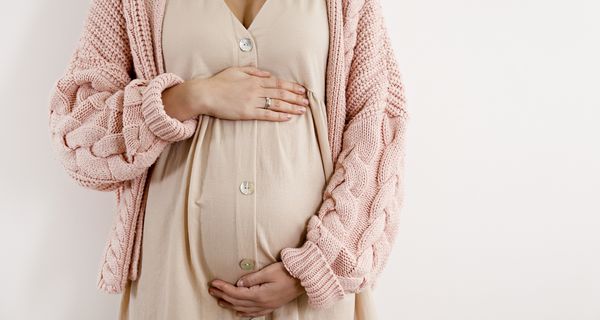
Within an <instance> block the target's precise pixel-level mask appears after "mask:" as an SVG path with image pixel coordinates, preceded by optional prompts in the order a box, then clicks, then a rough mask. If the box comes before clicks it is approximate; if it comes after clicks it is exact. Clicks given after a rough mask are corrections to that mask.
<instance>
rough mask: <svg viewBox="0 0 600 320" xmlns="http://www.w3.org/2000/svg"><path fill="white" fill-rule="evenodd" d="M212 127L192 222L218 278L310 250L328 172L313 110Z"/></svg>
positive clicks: (197, 162)
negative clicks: (288, 252) (309, 234)
mask: <svg viewBox="0 0 600 320" xmlns="http://www.w3.org/2000/svg"><path fill="white" fill-rule="evenodd" d="M208 122H209V123H207V124H206V128H205V131H204V134H203V138H202V139H199V140H198V143H200V144H201V145H199V146H197V151H196V152H195V155H194V157H195V159H194V162H193V163H194V164H193V166H195V167H196V168H194V169H193V170H197V172H198V174H192V178H191V179H192V180H191V181H190V186H191V189H190V197H193V199H192V200H194V201H193V204H194V206H193V208H194V210H193V211H194V212H192V216H193V217H195V218H197V219H194V220H191V221H192V223H196V224H197V227H196V230H198V233H199V235H198V238H197V241H199V242H201V246H200V247H201V248H202V250H203V252H202V253H201V255H200V257H201V259H203V260H204V261H203V263H204V264H205V266H206V268H207V269H208V270H207V271H209V273H211V277H218V278H220V279H224V280H226V281H230V282H232V281H236V280H237V279H238V278H239V277H240V276H242V275H243V274H245V273H248V272H250V271H255V270H258V269H260V268H262V267H264V266H266V265H268V264H271V263H273V262H276V261H278V260H279V258H280V255H279V253H280V251H281V250H282V249H283V248H286V247H298V246H300V245H302V243H303V242H304V240H305V237H306V224H307V222H308V219H309V218H310V217H311V216H312V215H314V214H316V213H317V210H318V209H319V207H320V204H321V202H322V194H323V190H324V187H325V174H324V169H323V162H322V157H321V153H320V151H319V141H318V139H317V136H316V134H315V129H314V123H313V118H312V117H311V114H310V111H307V113H306V114H305V115H302V116H296V117H294V118H293V119H292V120H290V121H288V122H267V121H227V120H222V119H214V118H211V119H210V121H208ZM242 261H251V262H252V264H253V267H252V268H251V270H248V269H247V268H246V269H245V268H244V267H243V265H242V264H241V263H240V262H242ZM246 266H247V265H246Z"/></svg>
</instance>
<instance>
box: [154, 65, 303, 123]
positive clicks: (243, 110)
mask: <svg viewBox="0 0 600 320" xmlns="http://www.w3.org/2000/svg"><path fill="white" fill-rule="evenodd" d="M265 97H270V98H271V107H270V108H269V109H264V108H262V107H264V105H265ZM162 98H163V104H164V106H165V112H166V113H167V114H169V115H170V116H172V117H175V118H177V119H179V120H182V121H183V120H187V119H190V118H192V117H195V116H196V115H198V114H206V115H210V116H214V117H217V118H221V119H228V120H251V119H257V120H270V121H287V120H289V119H290V118H291V115H292V114H296V115H301V114H303V113H304V112H305V109H306V107H309V104H308V99H307V96H306V89H305V88H304V87H303V86H302V85H300V84H298V83H295V82H290V81H286V80H282V79H279V78H276V77H274V76H272V75H271V73H270V72H268V71H264V70H260V69H257V68H255V67H251V66H245V67H229V68H227V69H224V70H223V71H221V72H219V73H217V74H215V75H213V76H212V77H210V78H193V79H190V80H187V81H184V82H183V83H180V84H178V85H175V86H173V87H170V88H167V89H166V90H164V91H163V94H162Z"/></svg>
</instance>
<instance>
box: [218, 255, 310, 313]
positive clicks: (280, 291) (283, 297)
mask: <svg viewBox="0 0 600 320" xmlns="http://www.w3.org/2000/svg"><path fill="white" fill-rule="evenodd" d="M208 290H209V293H210V294H211V295H212V296H213V297H216V298H217V300H218V303H219V305H220V306H222V307H224V308H229V309H232V310H234V311H236V315H237V316H243V317H258V316H263V315H267V314H269V313H271V312H273V310H275V309H277V308H279V307H280V306H282V305H284V304H286V303H288V302H290V301H292V300H294V299H296V298H297V297H298V296H299V295H301V294H303V293H304V292H305V290H304V287H303V286H302V285H300V280H298V279H296V278H294V277H292V276H291V275H290V274H289V272H288V271H287V270H286V269H285V267H284V266H283V263H282V262H281V261H279V262H275V263H272V264H270V265H268V266H265V267H264V268H262V269H260V270H258V271H255V272H252V273H248V274H245V275H244V276H242V277H240V279H238V281H237V286H235V285H233V284H231V283H229V282H227V281H224V280H220V279H215V280H213V281H211V286H210V287H209V288H208Z"/></svg>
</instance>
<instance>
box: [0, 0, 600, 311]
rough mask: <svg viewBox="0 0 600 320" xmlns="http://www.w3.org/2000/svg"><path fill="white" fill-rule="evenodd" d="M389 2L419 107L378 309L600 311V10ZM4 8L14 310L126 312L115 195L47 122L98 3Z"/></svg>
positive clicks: (6, 301)
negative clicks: (110, 283) (113, 286)
mask: <svg viewBox="0 0 600 320" xmlns="http://www.w3.org/2000/svg"><path fill="white" fill-rule="evenodd" d="M215 1H218V0H215ZM381 3H382V5H383V7H384V9H386V12H385V18H386V22H387V24H388V29H389V31H390V33H391V35H392V40H393V46H394V48H395V50H396V54H397V57H398V61H399V63H400V66H401V68H402V73H403V78H404V83H405V86H406V90H407V99H408V108H409V110H410V114H411V122H410V124H409V129H408V133H407V149H406V151H407V158H406V172H405V178H406V180H405V184H404V187H405V189H406V195H405V204H404V208H403V210H402V213H401V214H402V226H401V229H400V233H399V235H398V238H397V242H396V246H395V247H394V251H393V253H392V255H391V256H390V260H389V262H388V265H387V268H386V269H385V271H384V272H383V274H382V276H381V279H380V280H379V285H378V287H377V288H376V291H375V294H376V297H377V304H378V309H379V313H380V317H381V319H384V320H385V319H390V320H392V319H393V320H396V319H402V320H429V319H436V320H437V319H441V320H470V319H472V320H487V319H507V320H508V319H510V320H598V319H600V303H599V302H600V232H599V230H600V196H599V194H600V150H599V143H598V140H599V138H600V126H599V125H598V122H599V121H600V109H599V108H600V97H599V94H600V90H599V89H598V87H599V85H600V77H599V76H600V19H598V13H600V3H599V2H598V1H593V0H587V1H586V0H571V1H566V0H563V1H549V0H545V1H542V0H521V1H516V0H502V1H500V0H494V1H492V0H482V1H467V0H456V1H444V0H436V1H432V0H429V1H427V0H425V1H424V0H419V1H417V0H402V1H394V0H381ZM3 5H4V8H3V10H2V13H0V15H1V16H0V17H1V19H0V27H1V28H0V32H1V36H2V37H1V39H3V43H2V50H0V61H2V64H1V65H0V67H1V70H0V71H1V76H0V81H1V83H0V90H1V92H0V93H1V95H2V96H1V97H2V111H1V112H2V117H1V119H2V125H1V126H0V130H1V131H0V143H1V146H2V157H1V159H0V161H1V166H0V170H1V171H0V172H1V181H0V197H1V198H2V201H0V212H1V214H2V216H1V218H2V222H1V224H0V243H1V244H2V247H1V249H2V250H1V255H2V256H1V258H0V261H1V263H0V268H1V269H0V274H1V275H2V285H1V286H2V287H1V290H0V291H1V293H0V319H115V318H116V317H115V315H116V312H117V308H118V301H119V300H118V299H119V297H120V296H119V295H108V294H104V293H101V292H99V291H97V289H96V287H95V281H96V273H97V268H98V265H99V262H100V257H101V254H102V250H103V247H104V241H105V238H106V235H107V232H108V229H109V227H110V223H111V218H112V217H111V215H112V212H113V209H114V202H113V201H114V198H113V195H112V194H111V193H101V192H94V191H91V190H87V189H83V188H81V187H78V186H76V185H75V184H74V182H73V181H72V180H70V178H68V177H67V174H66V172H64V171H63V169H62V168H61V166H60V163H59V162H58V160H57V159H56V158H55V157H54V155H53V151H52V149H51V147H50V140H49V134H48V122H47V110H48V100H47V99H48V94H49V93H50V88H51V85H52V82H53V81H54V80H55V79H56V78H57V77H58V76H59V74H60V73H61V72H62V71H63V69H64V67H65V66H66V63H67V60H68V58H69V56H70V54H71V52H72V50H73V48H74V45H75V42H76V40H77V37H78V36H79V33H80V31H81V28H82V25H83V19H84V17H85V14H86V10H87V8H88V6H89V1H76V0H61V1H42V0H37V1H34V0H30V1H5V2H3Z"/></svg>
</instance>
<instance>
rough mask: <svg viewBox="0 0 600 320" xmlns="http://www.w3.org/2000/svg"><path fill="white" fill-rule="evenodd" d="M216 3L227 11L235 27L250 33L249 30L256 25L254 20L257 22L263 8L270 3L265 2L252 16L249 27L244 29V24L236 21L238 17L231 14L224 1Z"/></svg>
mask: <svg viewBox="0 0 600 320" xmlns="http://www.w3.org/2000/svg"><path fill="white" fill-rule="evenodd" d="M218 1H219V2H221V4H222V6H223V7H224V8H225V10H227V12H229V14H230V15H231V17H232V18H233V19H234V20H235V21H236V23H237V25H239V26H240V27H242V28H243V29H244V30H246V31H250V29H252V27H253V26H254V25H255V24H256V20H258V18H259V17H260V16H261V14H262V12H263V11H264V10H265V7H266V6H267V4H268V3H269V2H271V1H270V0H265V2H264V3H263V4H262V5H261V6H260V9H258V12H257V13H256V15H254V18H252V22H250V25H249V26H248V28H246V26H244V23H242V21H240V19H238V17H237V16H236V15H235V13H233V11H231V9H230V8H229V5H228V4H227V3H226V2H225V0H218Z"/></svg>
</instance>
